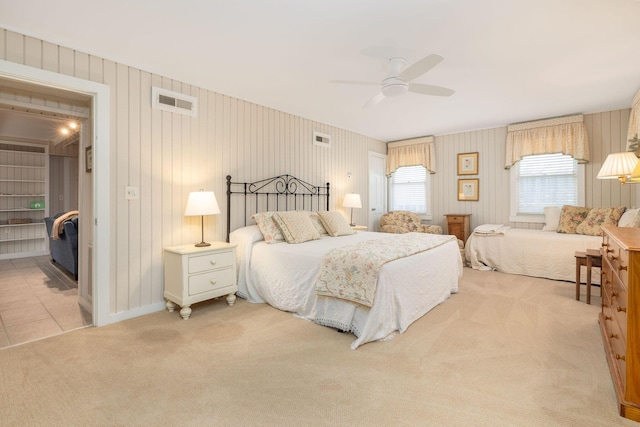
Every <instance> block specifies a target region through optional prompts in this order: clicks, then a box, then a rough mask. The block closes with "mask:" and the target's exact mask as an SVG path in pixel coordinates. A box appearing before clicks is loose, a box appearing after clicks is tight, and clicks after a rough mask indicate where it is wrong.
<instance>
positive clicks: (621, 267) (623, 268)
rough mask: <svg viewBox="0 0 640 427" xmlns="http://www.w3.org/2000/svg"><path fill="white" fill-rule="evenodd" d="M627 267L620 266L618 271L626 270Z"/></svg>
mask: <svg viewBox="0 0 640 427" xmlns="http://www.w3.org/2000/svg"><path fill="white" fill-rule="evenodd" d="M626 269H627V266H626V265H619V266H618V271H622V270H626Z"/></svg>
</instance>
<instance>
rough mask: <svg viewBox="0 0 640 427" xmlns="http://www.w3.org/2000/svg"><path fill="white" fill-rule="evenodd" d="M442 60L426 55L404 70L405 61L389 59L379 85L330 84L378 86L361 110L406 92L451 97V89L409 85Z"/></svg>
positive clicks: (439, 57) (355, 82)
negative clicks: (377, 89)
mask: <svg viewBox="0 0 640 427" xmlns="http://www.w3.org/2000/svg"><path fill="white" fill-rule="evenodd" d="M443 59H444V58H443V57H442V56H440V55H435V54H432V55H427V56H425V57H424V58H422V59H421V60H419V61H417V62H415V63H414V64H412V65H410V66H409V67H406V68H405V65H406V62H407V61H406V59H404V58H391V59H389V60H387V62H386V64H387V67H388V69H389V74H388V75H387V77H386V78H385V79H384V80H382V82H380V83H374V82H361V81H351V80H332V81H331V83H339V84H352V85H371V86H380V93H378V94H377V95H375V96H374V97H373V98H371V99H370V100H369V101H367V103H366V104H364V106H363V107H362V108H370V107H373V106H374V105H376V104H377V103H379V102H380V101H382V100H383V99H384V98H386V97H388V96H399V95H403V94H405V93H407V92H414V93H419V94H421V95H433V96H451V95H453V94H454V93H455V90H453V89H447V88H446V87H440V86H433V85H426V84H422V83H410V82H411V81H412V80H415V79H417V78H418V77H420V76H421V75H423V74H424V73H426V72H427V71H429V70H431V69H432V68H433V67H435V66H436V65H438V64H439V63H440V62H441V61H442V60H443Z"/></svg>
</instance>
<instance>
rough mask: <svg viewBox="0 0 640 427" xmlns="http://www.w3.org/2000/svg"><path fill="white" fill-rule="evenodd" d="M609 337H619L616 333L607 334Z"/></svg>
mask: <svg viewBox="0 0 640 427" xmlns="http://www.w3.org/2000/svg"><path fill="white" fill-rule="evenodd" d="M609 338H615V339H618V338H620V337H619V336H618V334H611V335H609Z"/></svg>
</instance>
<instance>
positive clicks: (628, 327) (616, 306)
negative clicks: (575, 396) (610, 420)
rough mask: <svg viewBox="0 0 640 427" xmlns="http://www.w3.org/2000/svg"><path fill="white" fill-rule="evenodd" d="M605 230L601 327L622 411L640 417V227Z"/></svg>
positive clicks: (607, 228) (634, 418) (626, 415)
mask: <svg viewBox="0 0 640 427" xmlns="http://www.w3.org/2000/svg"><path fill="white" fill-rule="evenodd" d="M603 230H604V234H603V241H602V249H601V250H602V274H603V278H602V283H603V286H602V290H603V291H602V292H603V293H602V311H601V313H600V315H599V322H600V330H601V332H602V339H603V340H604V349H605V353H606V355H607V362H608V364H609V370H610V371H611V377H612V378H613V385H614V388H615V390H616V395H617V397H618V404H619V410H620V415H621V416H623V417H626V418H629V419H632V420H634V421H640V229H638V228H629V227H624V228H619V227H613V226H606V227H603Z"/></svg>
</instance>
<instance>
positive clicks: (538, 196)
mask: <svg viewBox="0 0 640 427" xmlns="http://www.w3.org/2000/svg"><path fill="white" fill-rule="evenodd" d="M517 165H518V214H519V215H521V214H524V215H527V214H542V213H544V208H545V206H562V205H577V203H578V162H577V161H576V160H575V159H574V158H573V157H571V156H569V155H563V154H540V155H535V156H526V157H523V158H522V160H520V162H518V163H517Z"/></svg>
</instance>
